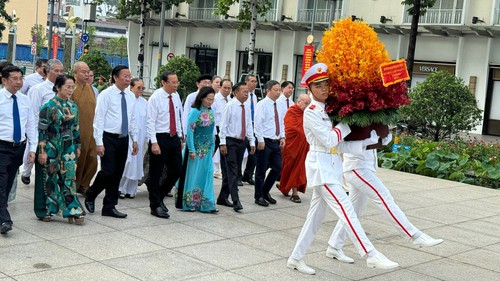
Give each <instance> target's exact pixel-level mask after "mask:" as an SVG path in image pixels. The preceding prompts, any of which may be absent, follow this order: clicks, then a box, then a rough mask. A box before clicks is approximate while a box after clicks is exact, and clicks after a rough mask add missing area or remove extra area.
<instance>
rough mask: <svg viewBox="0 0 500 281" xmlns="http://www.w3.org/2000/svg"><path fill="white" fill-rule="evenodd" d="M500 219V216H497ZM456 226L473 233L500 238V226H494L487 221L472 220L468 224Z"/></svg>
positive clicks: (463, 223)
mask: <svg viewBox="0 0 500 281" xmlns="http://www.w3.org/2000/svg"><path fill="white" fill-rule="evenodd" d="M495 217H496V219H500V216H495ZM454 226H456V227H458V228H464V229H468V230H472V231H477V232H480V233H482V234H487V235H490V236H494V237H500V225H499V224H494V223H492V222H491V221H488V220H485V219H477V220H470V221H466V222H461V223H457V224H455V225H454Z"/></svg>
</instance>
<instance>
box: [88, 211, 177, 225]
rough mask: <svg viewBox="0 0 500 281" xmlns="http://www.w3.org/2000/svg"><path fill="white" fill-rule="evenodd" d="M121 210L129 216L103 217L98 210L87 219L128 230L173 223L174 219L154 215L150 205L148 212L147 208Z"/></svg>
mask: <svg viewBox="0 0 500 281" xmlns="http://www.w3.org/2000/svg"><path fill="white" fill-rule="evenodd" d="M119 210H120V211H122V212H124V213H126V214H127V218H125V219H116V218H112V217H103V216H102V215H101V212H100V211H97V210H96V212H95V213H93V214H89V215H87V217H86V219H87V220H89V221H92V222H95V223H97V224H99V225H102V226H105V227H107V228H109V229H112V230H126V229H135V228H139V227H144V226H153V225H166V224H171V223H173V221H172V220H169V219H161V218H157V217H155V216H152V215H151V214H150V213H149V212H150V209H149V207H148V208H147V212H146V211H145V209H144V210H143V209H119Z"/></svg>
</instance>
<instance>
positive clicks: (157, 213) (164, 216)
mask: <svg viewBox="0 0 500 281" xmlns="http://www.w3.org/2000/svg"><path fill="white" fill-rule="evenodd" d="M151 215H153V216H155V217H159V218H162V219H168V218H170V215H169V214H168V212H165V210H163V208H162V207H157V208H156V209H154V210H153V209H151Z"/></svg>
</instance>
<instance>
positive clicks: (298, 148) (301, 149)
mask: <svg viewBox="0 0 500 281" xmlns="http://www.w3.org/2000/svg"><path fill="white" fill-rule="evenodd" d="M310 103H311V98H310V97H309V96H308V95H306V94H301V95H300V96H299V98H298V99H297V103H296V104H294V105H292V106H290V108H288V110H287V112H286V114H285V120H284V123H285V136H286V145H285V148H284V149H283V151H282V156H283V160H282V170H281V181H280V184H279V189H280V191H281V193H283V195H285V196H288V194H289V193H290V189H291V190H292V196H291V197H290V200H292V202H295V203H300V202H301V201H300V197H299V195H298V193H297V192H298V191H300V192H302V193H304V192H305V191H306V183H307V180H306V166H305V161H306V155H307V152H308V151H309V144H308V143H307V140H306V135H305V133H304V126H303V122H304V121H303V120H304V119H303V116H304V109H306V107H307V106H308V105H309V104H310Z"/></svg>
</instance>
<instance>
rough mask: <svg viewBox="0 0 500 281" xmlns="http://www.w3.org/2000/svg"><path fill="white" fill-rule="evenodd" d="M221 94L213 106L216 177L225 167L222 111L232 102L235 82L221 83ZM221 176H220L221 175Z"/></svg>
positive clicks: (215, 99)
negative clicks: (221, 151)
mask: <svg viewBox="0 0 500 281" xmlns="http://www.w3.org/2000/svg"><path fill="white" fill-rule="evenodd" d="M219 88H220V92H218V93H217V94H215V97H214V103H213V104H212V110H213V112H214V119H215V131H216V132H215V148H214V151H215V152H214V157H213V163H214V172H215V173H214V176H215V175H216V173H217V172H218V171H220V169H222V168H221V167H220V166H222V165H225V163H224V161H222V159H221V157H219V156H220V153H219V150H218V149H219V144H220V139H219V132H220V128H219V125H220V120H221V118H222V111H223V110H224V107H225V106H226V104H227V103H228V102H230V101H231V96H230V94H231V89H232V88H233V82H231V80H229V79H224V80H221V81H220V86H219ZM219 176H220V174H219Z"/></svg>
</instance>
